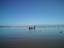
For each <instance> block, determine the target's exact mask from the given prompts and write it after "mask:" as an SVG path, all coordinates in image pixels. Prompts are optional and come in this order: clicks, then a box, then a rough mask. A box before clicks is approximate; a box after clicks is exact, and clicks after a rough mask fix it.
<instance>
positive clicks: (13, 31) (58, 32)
mask: <svg viewBox="0 0 64 48" xmlns="http://www.w3.org/2000/svg"><path fill="white" fill-rule="evenodd" d="M0 44H1V47H3V48H64V28H59V29H58V28H36V30H30V31H29V30H28V29H21V28H0Z"/></svg>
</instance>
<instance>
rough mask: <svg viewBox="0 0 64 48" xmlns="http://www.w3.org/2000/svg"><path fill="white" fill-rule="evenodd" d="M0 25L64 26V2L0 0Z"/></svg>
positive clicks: (56, 0)
mask: <svg viewBox="0 0 64 48" xmlns="http://www.w3.org/2000/svg"><path fill="white" fill-rule="evenodd" d="M0 7H1V8H0V25H38V24H64V0H0Z"/></svg>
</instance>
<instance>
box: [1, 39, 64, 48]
mask: <svg viewBox="0 0 64 48" xmlns="http://www.w3.org/2000/svg"><path fill="white" fill-rule="evenodd" d="M1 45H2V48H64V40H51V39H23V40H22V39H20V38H18V39H17V38H16V39H10V40H7V41H3V42H2V44H1Z"/></svg>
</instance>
